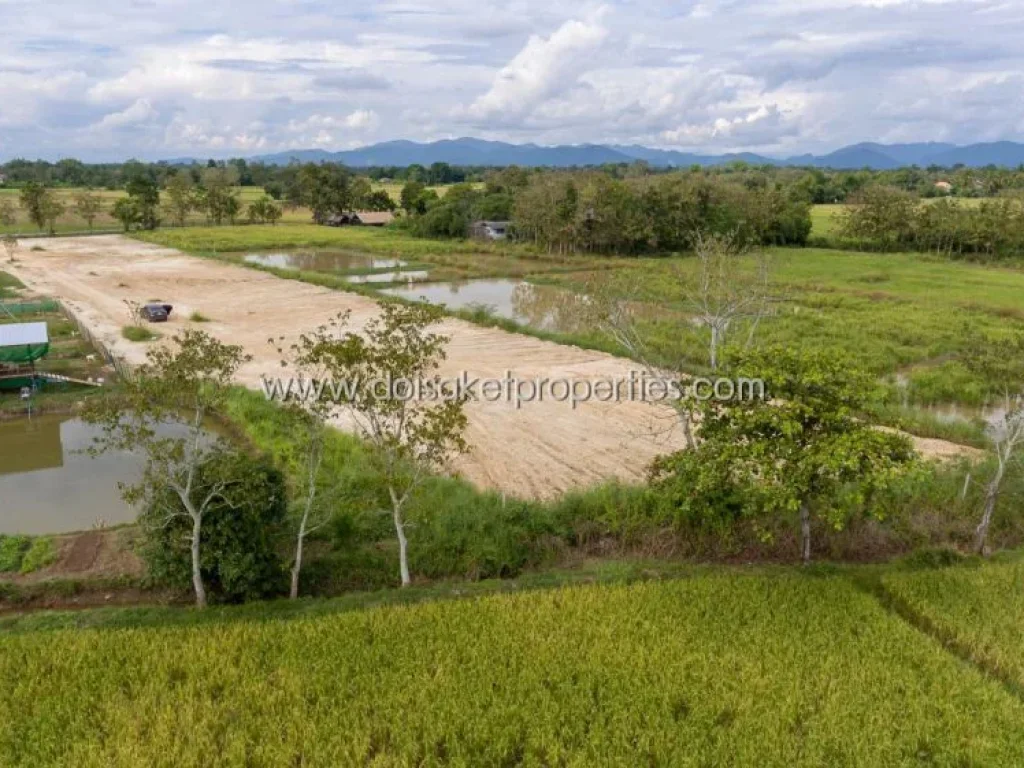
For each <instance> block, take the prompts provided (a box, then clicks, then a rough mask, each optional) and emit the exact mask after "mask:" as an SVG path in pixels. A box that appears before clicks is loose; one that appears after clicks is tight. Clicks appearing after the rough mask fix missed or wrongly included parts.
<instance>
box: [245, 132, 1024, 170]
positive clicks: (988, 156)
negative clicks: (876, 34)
mask: <svg viewBox="0 0 1024 768" xmlns="http://www.w3.org/2000/svg"><path fill="white" fill-rule="evenodd" d="M251 160H254V161H261V162H264V163H268V164H270V165H287V164H288V163H290V162H293V161H297V162H303V163H308V162H314V163H321V162H335V163H344V164H345V165H348V166H351V167H353V168H365V167H367V166H371V165H377V166H388V165H395V166H403V167H404V166H408V165H414V164H420V165H430V164H432V163H449V164H451V165H491V166H505V165H522V166H549V167H555V168H566V167H570V166H587V165H602V164H604V163H632V162H635V161H637V160H643V161H646V162H648V163H650V164H651V165H653V166H657V167H662V168H666V167H688V166H691V165H701V166H709V165H723V164H725V163H731V162H736V161H743V162H747V163H751V164H755V165H759V164H768V165H780V166H782V165H798V166H814V167H819V168H838V169H857V168H873V169H876V170H888V169H892V168H901V167H904V166H910V165H918V166H922V167H925V166H929V165H938V166H942V167H952V166H954V165H961V164H962V165H966V166H969V167H982V166H986V165H998V166H1006V167H1013V168H1015V167H1017V166H1018V165H1021V164H1024V144H1018V143H1015V142H1012V141H1000V142H995V143H990V144H971V145H968V146H962V147H961V146H957V145H955V144H943V143H938V142H928V143H921V144H874V143H863V144H853V145H851V146H848V147H843V148H842V149H838V150H836V151H835V152H831V153H829V154H827V155H797V156H794V157H787V158H776V157H766V156H763V155H756V154H752V153H749V152H741V153H738V154H725V155H700V154H694V153H690V152H676V151H674V150H667V149H650V148H648V147H640V146H620V145H604V144H579V145H565V146H556V147H544V146H539V145H537V144H507V143H505V142H501V141H483V140H481V139H470V138H463V139H447V140H444V141H434V142H430V143H427V144H420V143H417V142H413V141H387V142H383V143H381V144H374V145H372V146H368V147H361V148H359V149H351V150H346V151H343V152H327V151H325V150H322V149H299V150H294V151H288V152H278V153H276V154H272V155H262V156H259V157H253V158H251Z"/></svg>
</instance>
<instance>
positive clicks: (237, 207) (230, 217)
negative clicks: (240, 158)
mask: <svg viewBox="0 0 1024 768" xmlns="http://www.w3.org/2000/svg"><path fill="white" fill-rule="evenodd" d="M237 180H238V176H237V171H236V169H235V167H234V166H232V167H231V168H220V167H214V168H207V169H206V170H204V171H203V182H202V186H201V188H200V190H199V194H198V197H197V200H198V202H199V206H198V207H199V208H200V210H202V211H204V212H205V213H206V218H207V220H209V221H210V222H212V223H213V224H218V225H219V224H223V223H224V222H229V223H232V222H234V220H235V219H236V218H237V217H238V214H239V212H240V211H241V208H242V204H241V202H240V201H239V199H238V192H237V191H236V190H235V184H236V183H237Z"/></svg>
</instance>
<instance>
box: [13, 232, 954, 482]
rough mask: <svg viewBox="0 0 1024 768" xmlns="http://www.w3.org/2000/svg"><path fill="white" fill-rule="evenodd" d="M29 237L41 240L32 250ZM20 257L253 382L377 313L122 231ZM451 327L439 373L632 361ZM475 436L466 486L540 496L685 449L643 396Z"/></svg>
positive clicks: (135, 354) (58, 289)
mask: <svg viewBox="0 0 1024 768" xmlns="http://www.w3.org/2000/svg"><path fill="white" fill-rule="evenodd" d="M34 246H38V247H40V248H43V249H45V250H42V251H32V250H31V248H33V247H34ZM20 253H21V256H20V259H19V262H18V263H17V264H14V265H8V264H4V266H3V268H4V269H5V270H7V271H9V272H12V273H13V274H15V275H16V276H17V277H18V278H20V279H21V280H22V281H23V282H24V283H25V284H26V285H27V286H29V287H30V288H31V289H32V290H34V291H36V292H38V293H40V294H45V295H50V296H53V297H55V298H59V299H61V300H63V301H64V302H65V303H66V304H67V305H68V306H69V307H70V308H71V309H72V310H73V311H74V312H75V313H76V314H77V315H78V317H79V318H80V319H81V320H82V321H83V322H84V323H85V324H86V325H87V327H88V328H89V329H90V330H91V331H92V333H93V334H94V335H95V336H96V337H97V338H98V339H99V340H100V341H101V342H102V343H103V344H104V345H106V346H107V348H108V349H109V350H110V351H111V352H112V353H113V354H115V355H117V356H121V357H124V358H125V359H127V360H128V361H129V362H132V363H138V362H142V361H143V360H144V359H145V354H146V349H147V344H145V343H135V342H130V341H127V340H125V339H124V338H123V337H122V336H121V328H122V327H123V326H124V325H126V324H127V321H128V314H127V311H126V307H125V304H124V301H125V300H132V301H140V302H146V301H150V300H160V301H162V302H166V303H169V304H173V305H174V311H173V313H172V315H171V321H170V323H168V325H167V326H161V327H159V330H160V331H161V332H163V333H164V334H165V336H170V335H171V334H173V333H174V331H175V330H176V329H180V328H182V327H184V326H186V325H188V324H189V323H188V319H187V318H188V317H189V315H190V314H191V313H192V312H193V311H198V312H201V313H202V314H203V315H205V316H206V317H209V318H211V320H212V322H208V323H203V324H202V327H203V328H204V329H205V330H207V331H209V332H210V333H212V334H213V335H215V336H217V337H218V338H220V339H221V340H222V341H224V342H227V343H233V344H240V345H242V346H243V347H244V348H245V350H246V351H247V352H249V353H250V354H251V355H252V356H253V360H252V362H251V363H249V364H247V365H246V366H245V367H244V368H243V369H242V370H241V371H240V373H239V377H238V378H239V381H240V382H241V383H242V384H245V385H247V386H249V387H254V388H256V387H259V386H260V380H261V377H263V376H265V375H266V376H277V375H279V374H280V373H281V369H280V365H279V361H278V357H277V354H276V353H275V352H274V350H273V348H272V347H271V345H270V344H269V343H268V339H270V338H271V337H275V338H276V337H280V336H284V337H286V338H295V337H297V336H298V335H299V334H300V333H303V332H308V331H310V330H312V329H313V328H315V327H316V326H318V325H320V324H322V323H325V322H327V321H328V320H329V319H331V318H332V317H334V316H336V315H337V314H338V313H340V312H342V311H345V310H348V311H350V312H351V319H350V323H351V326H352V327H354V328H359V327H361V326H362V325H363V324H365V322H366V321H367V320H368V319H369V318H371V317H372V316H373V315H374V314H375V313H376V312H377V304H376V302H374V301H373V300H372V299H369V298H366V297H364V296H360V295H358V294H352V293H345V292H341V291H336V290H331V289H327V288H320V287H317V286H313V285H309V284H307V283H302V282H299V281H295V280H284V279H281V278H278V277H275V276H273V275H271V274H268V273H264V272H260V271H257V270H253V269H248V268H246V267H243V266H234V265H231V264H226V263H223V262H218V261H214V260H210V259H203V258H199V257H194V256H189V255H186V254H183V253H181V252H180V251H176V250H173V249H168V248H161V247H158V246H154V245H150V244H147V243H141V242H138V241H135V240H131V239H128V238H124V237H120V236H97V237H80V238H56V239H39V240H28V241H25V242H23V247H22V249H21V250H20ZM440 330H441V332H442V333H445V334H447V335H449V336H450V337H451V343H450V344H449V346H448V359H447V360H446V361H445V363H444V364H443V367H442V370H441V374H442V375H444V376H458V375H461V374H462V372H464V371H465V372H466V373H467V374H468V375H469V376H471V377H482V378H503V377H505V375H506V372H507V371H512V373H513V375H514V376H515V377H516V378H518V379H520V380H533V379H542V378H547V379H561V378H568V379H590V380H597V379H602V378H611V377H627V376H629V375H630V372H631V371H632V370H633V369H634V368H636V365H635V364H634V363H632V362H631V361H629V360H624V359H621V358H616V357H613V356H611V355H607V354H603V353H600V352H593V351H588V350H582V349H579V348H577V347H572V346H566V345H561V344H555V343H552V342H547V341H542V340H539V339H535V338H532V337H529V336H524V335H519V334H513V333H508V332H506V331H502V330H499V329H494V328H482V327H479V326H475V325H472V324H471V323H467V322H464V321H460V320H454V319H447V320H445V321H444V323H443V325H442V327H441V329H440ZM467 415H468V417H469V428H468V431H467V434H466V438H467V442H468V443H469V445H470V446H471V448H470V451H469V453H468V454H467V455H465V456H462V457H460V458H459V459H458V460H457V461H456V462H455V467H454V468H455V469H456V470H457V471H458V472H459V473H460V474H462V475H463V476H464V477H466V478H467V479H468V480H470V481H472V482H473V483H475V484H477V485H479V486H482V487H485V488H492V489H497V490H501V491H505V492H508V493H509V494H512V495H516V496H520V497H529V498H545V497H551V496H554V495H557V494H559V493H561V492H563V491H565V490H568V489H571V488H574V487H581V486H587V485H591V484H594V483H596V482H599V481H601V480H604V479H607V478H611V477H618V478H622V479H626V480H633V479H637V478H639V477H641V476H642V475H643V473H644V471H645V469H646V467H647V466H648V465H649V463H650V462H651V460H652V459H653V458H654V457H655V456H657V455H659V454H663V453H665V452H667V451H670V450H674V449H676V448H679V447H682V445H683V436H682V434H681V432H680V430H678V429H677V428H675V426H674V417H673V415H672V411H671V409H669V408H668V407H666V406H655V405H651V404H648V403H643V402H628V401H627V402H617V403H602V402H589V403H583V404H579V405H578V406H577V407H576V408H575V409H573V408H572V407H571V406H570V405H569V404H568V403H560V402H552V401H551V400H550V399H549V400H548V401H546V402H543V403H539V402H534V403H529V404H524V405H523V406H522V408H520V409H517V408H516V407H515V405H514V404H512V403H508V402H504V401H500V402H485V401H482V400H481V401H477V402H472V403H470V404H469V405H468V407H467ZM919 448H920V449H921V450H923V451H924V452H926V453H928V454H931V455H938V456H949V455H955V454H957V453H962V452H963V450H964V449H962V448H961V447H960V446H955V445H952V444H950V443H944V442H943V441H935V440H928V441H920V442H919Z"/></svg>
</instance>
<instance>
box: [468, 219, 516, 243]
mask: <svg viewBox="0 0 1024 768" xmlns="http://www.w3.org/2000/svg"><path fill="white" fill-rule="evenodd" d="M510 225H511V223H510V222H508V221H474V222H473V223H472V224H471V225H470V227H469V236H470V237H475V238H477V239H479V240H504V239H505V238H506V237H508V230H509V226H510Z"/></svg>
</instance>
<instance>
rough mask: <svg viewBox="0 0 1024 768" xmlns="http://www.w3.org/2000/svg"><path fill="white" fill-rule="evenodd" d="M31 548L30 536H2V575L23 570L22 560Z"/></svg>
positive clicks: (0, 544) (0, 553)
mask: <svg viewBox="0 0 1024 768" xmlns="http://www.w3.org/2000/svg"><path fill="white" fill-rule="evenodd" d="M29 546H31V541H30V539H29V537H28V536H4V535H0V573H16V572H18V571H19V570H21V563H22V559H23V558H24V557H25V552H26V551H27V550H28V548H29Z"/></svg>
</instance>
